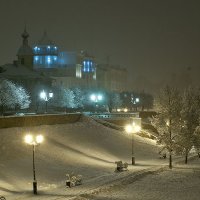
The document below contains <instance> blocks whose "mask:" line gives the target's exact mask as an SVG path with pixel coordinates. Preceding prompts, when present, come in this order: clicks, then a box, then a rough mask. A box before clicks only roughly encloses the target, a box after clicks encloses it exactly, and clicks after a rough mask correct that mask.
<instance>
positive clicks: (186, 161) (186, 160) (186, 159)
mask: <svg viewBox="0 0 200 200" xmlns="http://www.w3.org/2000/svg"><path fill="white" fill-rule="evenodd" d="M187 163H188V151H187V150H186V151H185V164H187Z"/></svg>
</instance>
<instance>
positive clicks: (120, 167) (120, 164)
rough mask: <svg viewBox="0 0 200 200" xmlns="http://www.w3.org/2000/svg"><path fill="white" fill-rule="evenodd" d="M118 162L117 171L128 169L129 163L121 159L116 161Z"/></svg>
mask: <svg viewBox="0 0 200 200" xmlns="http://www.w3.org/2000/svg"><path fill="white" fill-rule="evenodd" d="M115 163H116V164H117V167H116V169H115V171H116V172H122V171H127V170H128V163H127V162H125V163H123V162H122V161H121V160H120V161H116V162H115Z"/></svg>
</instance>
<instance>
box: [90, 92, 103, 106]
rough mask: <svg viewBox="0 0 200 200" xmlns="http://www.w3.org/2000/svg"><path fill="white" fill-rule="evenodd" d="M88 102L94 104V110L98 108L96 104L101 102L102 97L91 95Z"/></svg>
mask: <svg viewBox="0 0 200 200" xmlns="http://www.w3.org/2000/svg"><path fill="white" fill-rule="evenodd" d="M90 100H91V101H93V102H94V103H95V108H96V107H97V106H98V102H100V101H102V100H103V96H102V95H101V94H91V95H90Z"/></svg>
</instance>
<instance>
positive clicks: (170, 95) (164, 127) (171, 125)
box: [152, 86, 181, 168]
mask: <svg viewBox="0 0 200 200" xmlns="http://www.w3.org/2000/svg"><path fill="white" fill-rule="evenodd" d="M156 108H157V113H158V114H157V115H156V116H155V117H153V119H152V125H153V126H154V127H155V128H156V129H157V131H158V137H157V139H158V144H161V145H163V147H164V148H165V149H166V150H167V152H168V153H169V168H172V152H173V151H174V150H175V149H176V137H177V134H178V133H179V129H180V110H181V96H180V92H179V91H178V90H177V89H176V88H173V87H169V86H166V87H164V88H163V89H162V90H161V92H160V93H159V95H158V97H157V99H156Z"/></svg>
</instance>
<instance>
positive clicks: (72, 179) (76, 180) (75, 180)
mask: <svg viewBox="0 0 200 200" xmlns="http://www.w3.org/2000/svg"><path fill="white" fill-rule="evenodd" d="M66 177H67V180H66V186H67V187H74V186H77V185H81V184H82V175H75V174H74V173H71V174H66Z"/></svg>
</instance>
